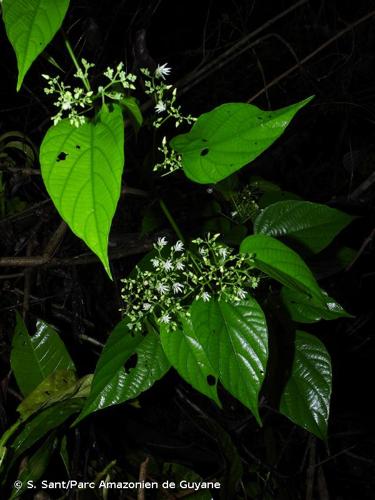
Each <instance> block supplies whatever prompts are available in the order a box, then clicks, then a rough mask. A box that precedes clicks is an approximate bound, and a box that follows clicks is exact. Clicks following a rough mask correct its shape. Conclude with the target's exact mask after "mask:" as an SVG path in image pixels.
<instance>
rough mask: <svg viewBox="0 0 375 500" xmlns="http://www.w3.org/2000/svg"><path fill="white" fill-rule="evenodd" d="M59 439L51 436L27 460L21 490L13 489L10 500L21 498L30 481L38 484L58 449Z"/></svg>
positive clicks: (20, 478) (21, 478)
mask: <svg viewBox="0 0 375 500" xmlns="http://www.w3.org/2000/svg"><path fill="white" fill-rule="evenodd" d="M56 443H57V439H56V436H55V434H51V435H50V436H49V437H48V438H47V439H46V440H45V442H44V443H43V444H42V446H40V448H38V450H37V451H36V452H35V453H34V454H33V455H32V456H31V457H30V458H29V459H28V460H27V462H26V465H25V466H24V468H22V470H21V472H20V474H19V476H18V480H19V481H20V482H21V485H22V486H21V488H18V489H16V488H13V490H12V496H11V497H10V500H13V499H15V498H19V497H20V496H21V495H22V494H23V492H24V491H25V490H26V489H27V486H28V481H33V482H34V483H36V482H37V481H38V480H39V479H40V478H41V477H42V476H43V474H44V472H45V470H46V469H47V467H48V465H49V463H50V459H51V456H52V454H53V452H54V451H55V449H56Z"/></svg>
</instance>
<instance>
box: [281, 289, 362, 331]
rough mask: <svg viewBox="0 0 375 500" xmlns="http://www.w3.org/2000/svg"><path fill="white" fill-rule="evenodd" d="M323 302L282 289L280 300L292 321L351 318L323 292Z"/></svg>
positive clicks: (304, 294) (308, 321)
mask: <svg viewBox="0 0 375 500" xmlns="http://www.w3.org/2000/svg"><path fill="white" fill-rule="evenodd" d="M323 298H324V299H325V301H324V302H323V301H319V300H317V299H316V298H315V297H312V296H309V295H307V294H306V293H302V292H298V291H297V290H292V289H291V288H286V287H283V288H282V289H281V299H282V301H283V304H284V306H285V307H286V309H287V311H288V312H289V314H290V317H291V319H292V320H293V321H297V322H298V323H315V322H316V321H320V320H321V319H326V320H332V319H337V318H351V317H352V316H351V315H350V314H349V313H347V312H346V311H345V310H344V309H343V308H342V307H341V306H340V304H339V303H338V302H336V301H335V300H334V299H332V298H331V297H329V296H328V295H327V294H326V293H325V292H323Z"/></svg>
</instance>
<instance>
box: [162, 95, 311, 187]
mask: <svg viewBox="0 0 375 500" xmlns="http://www.w3.org/2000/svg"><path fill="white" fill-rule="evenodd" d="M311 99H312V97H310V98H308V99H305V100H304V101H301V102H298V103H296V104H292V105H291V106H287V107H285V108H282V109H279V110H277V111H262V110H261V109H259V108H257V107H256V106H253V105H252V104H246V103H227V104H222V105H221V106H218V107H217V108H215V109H213V110H212V111H209V112H208V113H204V114H202V115H201V116H200V117H199V118H198V120H197V121H196V122H195V123H194V125H193V127H192V128H191V130H190V132H188V133H187V134H182V135H179V136H177V137H175V138H174V139H172V141H171V143H170V144H171V146H172V148H173V149H174V150H175V151H177V152H178V153H179V154H180V155H181V156H182V164H183V169H184V172H185V174H186V175H187V177H189V179H191V180H192V181H195V182H198V183H200V184H211V183H215V182H218V181H221V180H223V179H225V178H226V177H228V176H229V175H231V174H233V173H234V172H236V171H237V170H239V169H240V168H242V167H243V166H245V165H246V164H247V163H249V162H251V161H253V160H254V159H255V158H256V157H257V156H259V155H260V154H261V153H263V151H265V150H266V149H267V148H268V147H269V146H270V145H271V144H272V143H273V142H274V141H275V140H276V139H277V138H278V137H280V135H281V134H282V133H283V132H284V130H285V129H286V127H287V126H288V125H289V123H290V121H291V120H292V118H293V117H294V115H295V114H296V113H297V111H298V110H299V109H301V108H302V107H303V106H305V105H306V104H307V103H308V102H309V101H310V100H311Z"/></svg>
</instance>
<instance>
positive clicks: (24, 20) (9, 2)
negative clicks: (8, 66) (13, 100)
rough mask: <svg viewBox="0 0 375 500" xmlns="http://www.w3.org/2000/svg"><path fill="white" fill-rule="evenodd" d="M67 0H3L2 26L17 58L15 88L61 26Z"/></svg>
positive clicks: (66, 8)
mask: <svg viewBox="0 0 375 500" xmlns="http://www.w3.org/2000/svg"><path fill="white" fill-rule="evenodd" d="M68 7H69V0H3V2H2V11H3V19H4V24H5V29H6V32H7V35H8V38H9V41H10V43H11V44H12V46H13V49H14V51H15V53H16V57H17V65H18V80H17V91H18V90H19V89H20V88H21V85H22V82H23V79H24V77H25V75H26V73H27V71H28V69H29V68H30V66H31V64H32V63H33V62H34V60H35V59H36V58H37V57H38V55H39V54H40V53H41V52H43V50H44V49H45V48H46V46H47V45H48V44H49V42H50V41H51V40H52V38H53V37H54V36H55V34H56V32H57V30H58V29H59V28H60V26H61V25H62V22H63V20H64V17H65V14H66V11H67V10H68Z"/></svg>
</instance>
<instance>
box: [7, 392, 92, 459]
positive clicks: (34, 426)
mask: <svg viewBox="0 0 375 500" xmlns="http://www.w3.org/2000/svg"><path fill="white" fill-rule="evenodd" d="M83 403H84V399H82V398H75V399H70V400H68V401H62V402H60V403H57V404H56V405H54V406H50V407H49V408H47V409H46V410H43V411H41V412H40V413H38V414H37V415H36V416H35V417H33V418H32V419H31V420H29V421H28V422H27V425H25V427H24V428H23V429H22V431H21V432H20V433H19V434H18V436H17V437H16V439H15V440H14V441H13V443H12V445H11V448H12V451H13V453H14V455H13V456H12V459H13V462H14V461H15V460H16V458H17V457H18V456H19V455H21V454H22V453H24V452H25V451H26V450H28V449H29V448H30V447H31V446H33V444H34V443H36V442H37V441H39V439H41V438H42V437H43V436H45V435H46V434H47V433H48V432H49V431H50V430H52V429H55V428H56V427H60V425H62V424H63V423H64V422H65V421H66V420H67V419H68V418H69V417H70V416H72V415H74V414H75V413H77V412H79V411H80V409H81V408H82V406H83Z"/></svg>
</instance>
